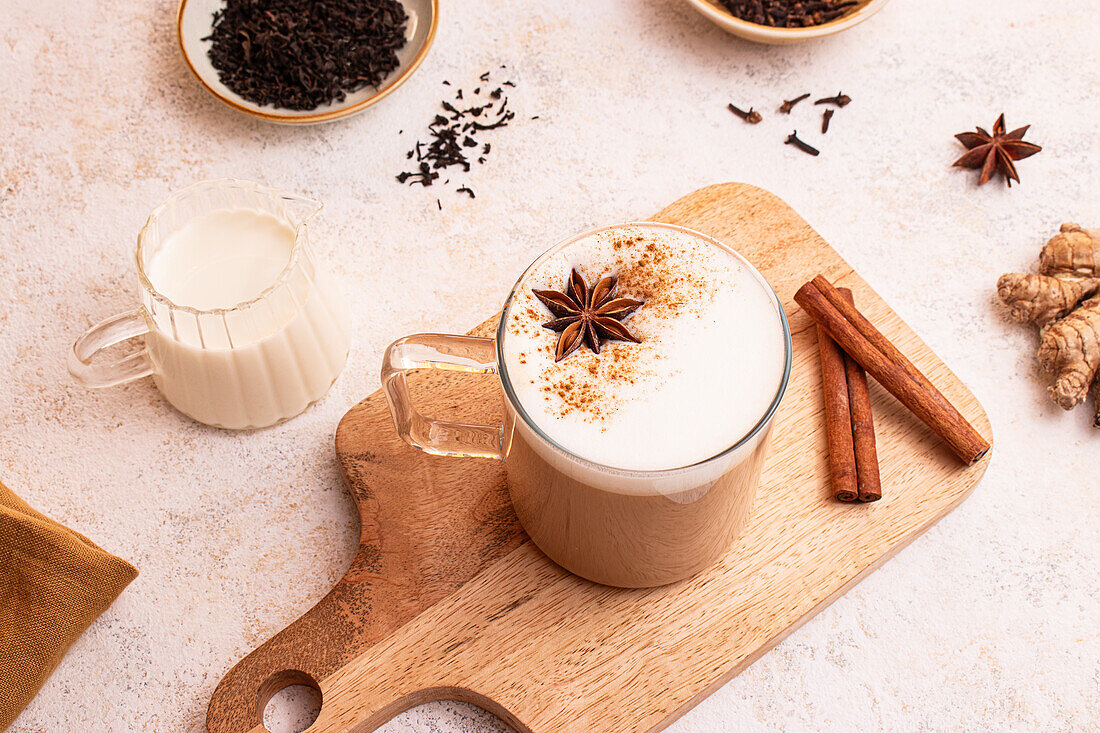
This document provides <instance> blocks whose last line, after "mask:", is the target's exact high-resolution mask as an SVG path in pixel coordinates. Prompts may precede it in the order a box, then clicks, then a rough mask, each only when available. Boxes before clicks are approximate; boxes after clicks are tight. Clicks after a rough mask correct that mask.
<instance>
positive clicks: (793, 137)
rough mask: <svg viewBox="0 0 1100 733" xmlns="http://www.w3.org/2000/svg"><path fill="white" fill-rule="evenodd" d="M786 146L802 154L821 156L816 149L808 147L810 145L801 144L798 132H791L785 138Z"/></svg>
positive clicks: (811, 146)
mask: <svg viewBox="0 0 1100 733" xmlns="http://www.w3.org/2000/svg"><path fill="white" fill-rule="evenodd" d="M786 144H787V145H793V146H795V147H796V148H798V149H799V150H801V151H802V152H803V153H808V154H810V155H815V156H816V155H821V151H820V150H818V149H817V148H815V147H814V146H813V145H810V144H808V143H806V142H803V141H802V140H799V139H798V130H795V131H794V132H792V133H791V134H790V135H788V136H787V140H786Z"/></svg>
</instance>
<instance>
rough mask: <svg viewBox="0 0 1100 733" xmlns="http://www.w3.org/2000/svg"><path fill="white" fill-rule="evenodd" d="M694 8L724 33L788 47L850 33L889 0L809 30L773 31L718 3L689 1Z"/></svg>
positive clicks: (865, 0)
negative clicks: (737, 15)
mask: <svg viewBox="0 0 1100 733" xmlns="http://www.w3.org/2000/svg"><path fill="white" fill-rule="evenodd" d="M687 1H688V2H689V3H690V4H691V6H692V7H693V8H695V9H696V10H698V11H699V12H700V13H702V14H703V15H704V16H705V17H707V18H709V19H710V20H711V21H713V22H714V23H716V24H717V25H718V26H719V27H720V28H722V30H724V31H726V32H728V33H732V34H733V35H735V36H740V37H741V38H744V39H746V40H749V41H756V42H757V43H770V44H774V45H784V44H788V43H799V42H801V41H809V40H811V39H814V38H824V37H825V36H831V35H833V34H834V33H840V32H841V31H846V30H848V29H849V28H851V27H852V26H854V25H859V24H860V23H862V22H863V21H865V20H867V19H868V18H870V17H871V16H872V15H874V14H875V13H877V12H878V11H880V10H882V8H883V6H885V5H886V3H887V2H889V0H861V2H860V3H859V6H858V7H857V8H855V9H854V10H851V11H849V12H848V13H847V14H845V15H842V16H840V17H839V18H837V19H836V20H831V21H829V22H828V23H822V24H821V25H815V26H811V27H809V28H773V27H771V26H768V25H759V24H758V23H750V22H748V21H747V20H741V19H740V18H735V17H733V16H732V15H730V13H729V12H728V11H727V10H726V9H725V8H723V7H722V6H721V5H720V4H719V3H718V2H717V0H713V1H712V0H687Z"/></svg>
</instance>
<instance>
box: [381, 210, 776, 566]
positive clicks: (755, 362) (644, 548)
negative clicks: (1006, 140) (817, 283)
mask: <svg viewBox="0 0 1100 733" xmlns="http://www.w3.org/2000/svg"><path fill="white" fill-rule="evenodd" d="M574 273H575V274H574ZM549 291H557V292H549ZM563 298H565V299H567V300H562V299H563ZM624 299H625V300H624ZM639 303H640V304H639ZM609 318H610V319H611V320H612V321H614V323H611V322H609V321H608V320H607V319H609ZM600 319H603V320H600ZM577 323H581V325H580V326H576V325H575V324H577ZM616 323H617V324H619V325H615V324H616ZM590 324H591V326H592V327H591V331H590V330H589V327H590ZM578 334H579V335H578ZM417 369H444V370H456V371H462V372H471V373H475V372H480V373H490V374H496V375H498V376H499V378H500V384H501V391H502V394H503V403H504V419H503V424H502V425H496V426H486V425H467V424H458V423H452V422H445V421H441V420H434V419H432V418H430V417H427V416H424V415H422V414H420V413H419V412H417V411H416V409H415V408H414V407H413V403H412V399H411V396H410V390H409V386H408V382H407V379H406V373H407V372H409V371H411V370H417ZM790 369H791V335H790V329H789V327H788V325H787V319H786V315H785V314H784V312H783V308H782V306H781V304H780V303H779V300H778V298H777V297H776V295H775V293H774V291H773V290H772V289H771V287H770V286H769V285H768V284H767V282H766V281H765V280H764V278H763V276H761V275H760V273H759V272H757V271H756V269H755V268H753V267H752V265H751V264H749V263H748V261H746V260H745V259H744V258H743V257H741V255H739V254H738V253H736V252H735V251H733V250H732V249H730V248H729V247H727V246H726V245H724V244H722V243H721V242H719V241H717V240H715V239H712V238H711V237H708V236H706V235H704V234H701V233H699V232H694V231H692V230H689V229H686V228H683V227H677V226H673V225H668V224H658V223H652V222H639V223H633V224H622V225H616V226H611V227H604V228H601V229H597V230H593V231H590V232H586V233H584V234H581V235H578V236H576V237H572V238H570V239H567V240H566V241H564V242H562V243H560V244H558V245H556V246H555V247H553V248H551V249H550V250H549V251H547V252H546V253H545V254H543V255H542V256H541V257H539V258H538V259H537V260H536V261H535V262H534V263H533V264H532V265H531V266H530V267H528V269H527V270H526V271H525V272H524V273H523V275H521V276H520V278H519V280H518V281H517V283H516V285H515V287H514V288H513V289H512V291H511V293H510V294H509V296H508V298H507V300H506V301H505V304H504V309H503V311H502V313H501V316H500V321H499V322H498V325H497V328H496V335H495V337H494V338H481V337H474V336H451V335H443V334H418V335H413V336H408V337H406V338H403V339H399V340H398V341H395V342H394V343H393V344H391V345H390V347H389V348H388V349H387V351H386V354H385V357H384V362H383V366H382V384H383V390H384V392H385V394H386V397H387V400H388V402H389V405H390V411H391V414H392V417H393V421H394V425H395V426H396V428H397V432H398V433H399V434H400V436H401V437H402V438H403V439H404V440H405V441H406V442H408V443H409V444H411V445H413V446H414V447H416V448H419V449H421V450H423V451H425V452H427V453H432V454H436V455H443V456H458V457H481V458H487V459H496V460H502V461H504V464H505V470H506V473H507V477H508V488H509V492H510V494H511V498H512V504H513V507H514V508H515V511H516V514H517V516H518V517H519V519H520V522H521V524H522V525H523V527H524V529H525V530H526V532H527V534H528V535H529V536H530V537H531V539H532V540H533V541H534V542H535V544H536V545H537V546H538V547H539V548H540V549H541V550H542V551H543V552H544V553H545V554H546V555H547V556H548V557H550V558H551V559H552V560H554V561H555V562H557V563H558V564H559V565H561V566H562V567H564V568H566V569H567V570H570V571H572V572H573V573H576V574H577V575H580V576H582V577H585V578H588V579H589V580H593V581H596V582H599V583H603V584H606V585H613V586H620V587H650V586H658V585H664V584H667V583H671V582H674V581H677V580H681V579H683V578H686V577H689V576H691V575H693V574H695V573H696V572H698V571H700V570H701V569H703V568H705V567H707V566H708V565H710V564H711V563H713V562H714V561H715V560H716V559H717V558H718V557H719V556H720V555H721V554H723V553H724V552H725V551H726V550H727V549H728V548H729V547H730V546H731V544H732V543H733V541H734V539H735V538H736V537H737V535H738V533H739V532H740V530H741V528H742V527H743V526H744V524H745V522H746V521H747V518H748V514H749V511H750V509H751V506H752V503H753V499H754V497H755V494H756V489H757V485H758V483H759V478H760V472H761V469H762V466H763V462H764V458H765V455H766V452H767V446H768V443H769V438H770V434H771V429H772V424H773V418H774V416H775V413H776V410H777V409H778V406H779V404H780V401H781V400H782V398H783V394H784V392H785V390H786V386H787V382H788V379H789V376H790Z"/></svg>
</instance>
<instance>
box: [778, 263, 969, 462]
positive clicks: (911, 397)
mask: <svg viewBox="0 0 1100 733" xmlns="http://www.w3.org/2000/svg"><path fill="white" fill-rule="evenodd" d="M794 299H795V302H797V303H798V304H799V305H800V306H802V308H803V309H804V310H805V311H806V312H807V313H809V315H810V317H812V318H813V319H814V320H815V321H816V322H817V323H818V324H819V325H820V326H821V327H822V328H824V329H825V331H826V333H828V334H829V335H830V336H832V337H833V340H835V341H836V342H837V343H838V344H839V345H840V347H841V348H842V349H843V350H844V351H846V352H847V353H848V354H849V355H850V356H851V357H852V358H853V359H855V360H856V361H857V362H859V365H860V366H862V367H863V368H864V369H866V370H867V372H868V373H869V374H870V375H871V376H872V377H874V378H875V379H876V380H877V381H878V382H879V383H880V384H882V386H883V387H885V388H886V389H887V390H888V391H889V392H890V394H892V395H894V397H896V398H897V399H898V400H899V401H900V402H901V403H902V404H904V405H905V406H906V407H907V408H909V410H910V411H912V412H913V414H914V415H916V416H917V417H918V418H920V420H922V421H923V422H924V423H925V424H926V425H928V427H930V428H931V429H932V430H933V431H934V432H935V433H936V434H937V435H939V436H940V437H941V438H943V439H944V441H946V443H947V444H948V446H949V447H950V448H951V450H952V451H953V452H954V453H955V455H957V456H958V457H959V459H960V460H962V461H963V462H964V463H967V464H971V463H974V462H975V461H977V460H978V459H979V458H981V457H982V456H983V455H985V454H986V452H987V451H988V450H989V443H988V442H987V441H986V440H985V438H983V437H982V436H981V434H979V433H978V431H977V430H975V429H974V426H973V425H971V424H970V423H969V422H968V421H967V420H966V418H964V417H963V416H962V414H961V413H960V412H959V411H958V410H957V409H955V406H954V405H952V404H951V403H950V402H949V401H948V400H947V398H946V397H944V396H943V394H942V393H940V391H939V390H938V389H936V387H935V386H934V385H933V384H932V382H931V381H929V379H928V378H927V377H926V376H924V374H922V373H921V371H920V370H919V369H917V368H916V366H914V365H913V363H912V362H911V361H909V359H907V358H906V357H905V355H904V354H902V353H901V352H900V351H899V350H898V349H897V347H896V346H894V345H893V344H892V343H891V342H890V340H889V339H887V338H886V337H885V336H884V335H883V334H882V333H881V332H880V331H879V330H878V329H877V328H875V327H874V325H872V324H871V322H870V321H868V320H867V319H866V317H864V316H863V314H862V313H860V312H859V311H858V310H857V309H856V307H855V306H854V305H852V304H851V303H848V302H847V301H846V300H845V299H844V296H842V295H841V294H840V293H839V292H838V291H837V289H836V288H835V287H833V286H832V284H830V283H829V282H828V281H827V280H826V279H825V278H824V277H822V276H821V275H818V276H817V277H815V278H814V279H813V280H811V281H810V282H808V283H806V284H805V285H803V286H802V287H801V288H799V290H798V292H797V293H795V296H794Z"/></svg>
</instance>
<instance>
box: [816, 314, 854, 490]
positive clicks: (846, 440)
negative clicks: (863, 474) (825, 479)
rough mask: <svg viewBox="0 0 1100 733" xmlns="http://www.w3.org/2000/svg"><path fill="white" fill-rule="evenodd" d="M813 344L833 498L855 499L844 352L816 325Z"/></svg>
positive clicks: (849, 410) (850, 422) (850, 417)
mask: <svg viewBox="0 0 1100 733" xmlns="http://www.w3.org/2000/svg"><path fill="white" fill-rule="evenodd" d="M817 347H818V351H819V352H820V354H821V382H822V384H823V385H824V388H825V436H826V438H828V441H829V477H830V479H831V480H832V485H833V496H835V497H836V499H837V501H855V500H856V499H858V498H859V486H858V483H857V481H856V453H855V446H854V445H853V440H852V413H851V409H850V405H849V398H848V377H847V374H846V370H845V368H844V352H842V351H841V350H840V347H839V346H837V345H836V341H833V339H832V338H830V337H829V334H828V333H826V332H825V330H824V329H823V328H822V327H821V326H820V325H819V326H818V327H817Z"/></svg>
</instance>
